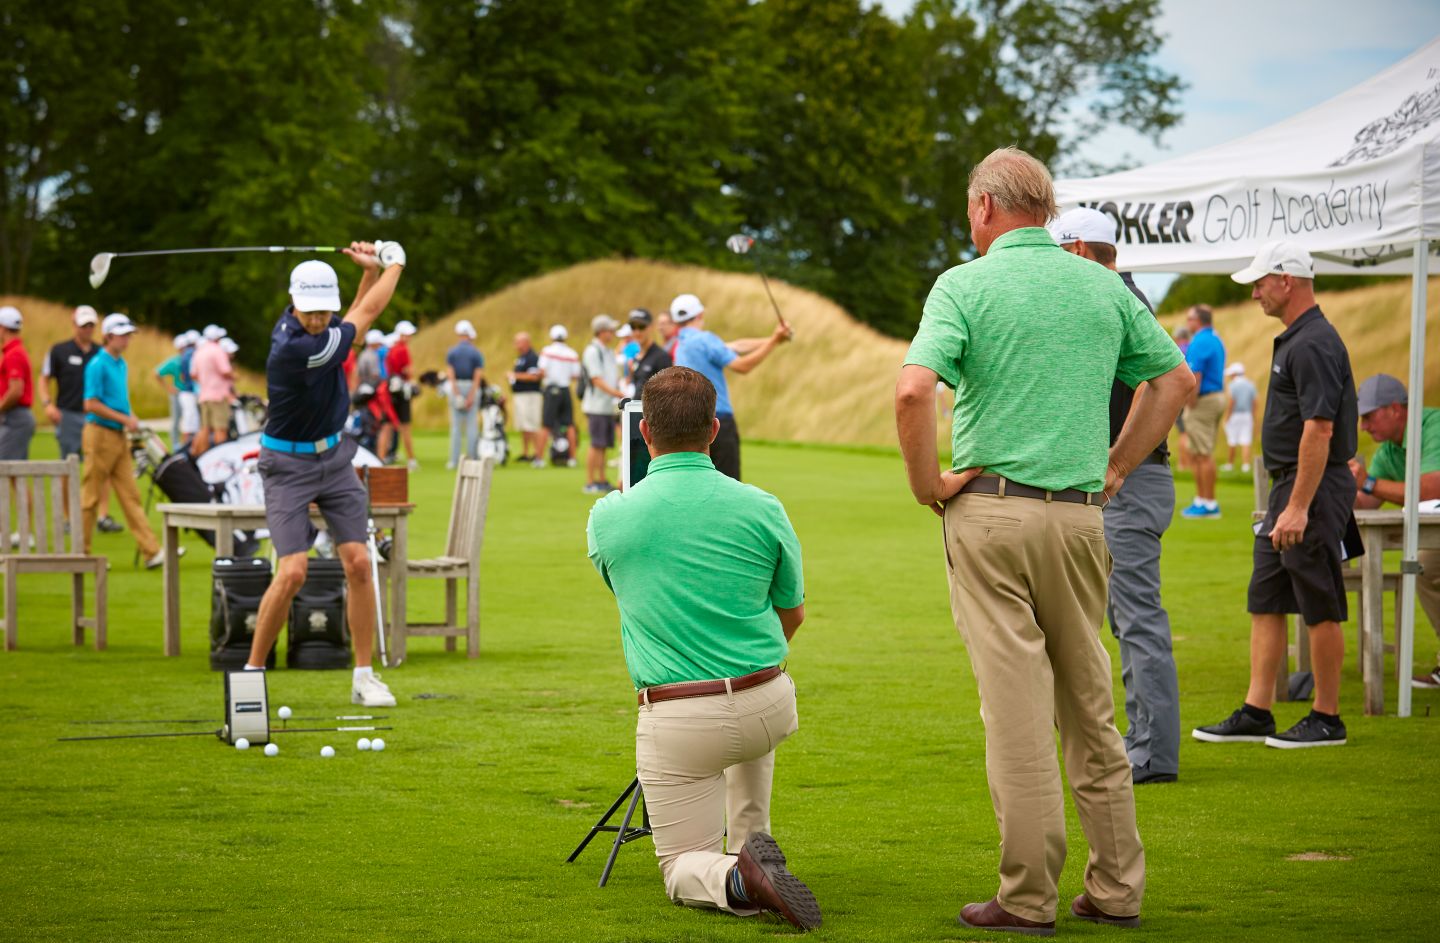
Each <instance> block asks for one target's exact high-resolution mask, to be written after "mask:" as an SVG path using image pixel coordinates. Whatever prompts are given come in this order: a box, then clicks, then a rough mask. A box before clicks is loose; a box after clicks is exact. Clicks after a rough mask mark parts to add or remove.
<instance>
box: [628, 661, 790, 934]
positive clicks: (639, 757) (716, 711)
mask: <svg viewBox="0 0 1440 943" xmlns="http://www.w3.org/2000/svg"><path fill="white" fill-rule="evenodd" d="M798 728H799V719H798V715H797V714H796V712H795V683H794V682H793V681H791V680H790V676H789V675H788V674H781V675H780V676H779V677H777V678H774V679H773V680H771V681H767V682H766V683H765V684H762V685H759V686H758V687H753V688H749V689H747V690H744V691H739V692H735V693H733V694H716V695H713V696H711V697H688V698H677V699H676V700H673V701H661V702H660V703H658V704H651V705H649V706H648V707H641V708H640V713H639V718H638V719H637V721H636V724H635V766H636V769H637V770H638V773H639V777H640V786H641V788H642V789H643V790H644V792H645V807H646V809H648V810H649V812H650V825H651V827H652V828H653V829H654V838H655V854H656V856H657V857H658V858H659V859H660V873H661V875H663V876H664V878H665V893H666V894H668V895H669V896H670V899H671V900H673V901H674V902H675V903H677V904H685V905H686V906H689V907H714V908H717V909H719V910H727V911H730V912H731V913H737V914H741V915H748V914H753V913H755V912H756V911H753V910H735V909H734V908H732V907H730V906H729V905H728V904H727V903H726V898H725V881H726V878H727V877H728V876H729V874H730V869H731V868H733V867H735V855H737V854H739V852H740V848H741V847H743V846H744V844H745V839H746V838H748V837H749V835H750V833H751V832H768V831H769V830H770V782H771V779H772V778H773V776H774V773H775V748H776V747H777V746H779V745H780V742H781V741H782V740H784V739H785V738H787V737H789V736H790V735H791V734H792V733H794V732H795V731H796V730H797V729H798ZM727 822H728V823H729V841H728V844H729V847H730V848H731V849H733V851H732V853H731V854H724V853H723V849H724V847H725V836H726V823H727Z"/></svg>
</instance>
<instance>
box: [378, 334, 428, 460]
mask: <svg viewBox="0 0 1440 943" xmlns="http://www.w3.org/2000/svg"><path fill="white" fill-rule="evenodd" d="M414 333H415V325H414V324H411V323H410V322H409V321H401V322H400V323H399V324H397V325H395V334H394V335H393V336H394V338H395V343H393V344H391V345H390V349H389V350H388V351H387V352H386V353H385V373H386V374H387V379H386V381H385V382H386V384H387V385H388V386H389V388H390V405H391V407H393V408H394V410H395V425H396V426H398V427H399V429H400V441H401V443H402V444H403V445H404V446H405V454H406V455H408V456H409V457H410V470H411V471H419V470H420V462H419V461H417V460H416V458H415V440H414V439H413V438H411V436H410V391H411V389H412V386H411V380H412V379H413V378H412V377H411V367H410V364H411V363H412V361H411V359H410V337H411V335H413V334H414Z"/></svg>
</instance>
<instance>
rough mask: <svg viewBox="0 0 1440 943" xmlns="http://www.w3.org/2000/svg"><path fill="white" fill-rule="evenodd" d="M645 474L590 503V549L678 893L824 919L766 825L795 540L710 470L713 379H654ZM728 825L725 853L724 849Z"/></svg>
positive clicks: (658, 835) (779, 732)
mask: <svg viewBox="0 0 1440 943" xmlns="http://www.w3.org/2000/svg"><path fill="white" fill-rule="evenodd" d="M642 402H643V405H644V419H643V420H641V422H640V432H641V435H643V436H644V437H645V444H646V445H647V446H648V447H649V449H650V456H651V461H650V468H649V471H648V473H647V474H646V477H645V478H644V480H642V481H641V482H639V483H638V484H636V485H635V486H634V487H632V488H631V489H630V490H628V491H625V492H614V493H612V494H610V495H609V496H607V497H605V498H602V499H601V500H600V501H599V502H597V503H596V504H595V507H594V509H593V510H592V511H591V512H590V525H589V528H588V536H589V545H590V560H591V562H593V563H594V564H595V569H597V570H599V571H600V575H601V576H602V577H603V578H604V579H605V584H606V585H607V586H609V587H610V590H611V591H612V592H613V593H614V594H615V600H616V602H617V603H618V604H619V607H620V636H621V640H622V641H623V643H624V647H625V663H626V666H627V667H628V668H629V670H630V677H631V679H632V680H633V681H634V683H635V688H636V691H637V692H638V694H637V701H638V703H639V718H638V720H637V722H636V726H635V764H636V769H637V771H638V775H639V778H640V785H641V787H642V788H643V789H644V792H645V805H646V807H647V808H648V809H649V812H650V824H651V826H652V828H653V829H654V838H655V854H656V855H657V856H658V857H659V859H660V872H661V874H662V875H663V876H664V878H665V891H666V893H667V894H669V896H670V899H671V900H673V901H675V902H676V903H680V904H685V905H687V906H691V907H713V908H717V909H720V910H725V911H729V912H730V913H733V914H738V915H741V916H746V915H750V914H755V913H758V912H759V911H762V910H764V911H770V912H772V913H776V914H778V915H780V916H781V917H783V918H784V919H785V920H788V921H789V922H790V923H791V924H793V925H795V926H797V927H799V928H801V929H804V930H809V929H813V928H815V927H818V926H819V925H820V906H819V905H818V904H817V903H816V902H815V895H813V894H812V893H811V892H810V889H809V888H808V887H806V886H805V885H804V884H803V883H801V882H800V881H799V879H797V878H796V877H795V876H794V875H793V874H791V873H790V872H789V871H788V870H787V869H786V867H785V856H784V855H783V854H782V853H781V852H780V848H779V846H778V845H776V843H775V839H773V838H772V837H770V834H769V832H770V784H771V780H772V778H773V775H774V772H775V748H776V747H777V746H779V744H780V742H781V741H782V740H785V739H786V738H787V737H789V736H790V735H791V734H792V733H794V732H795V731H796V729H797V728H798V726H799V722H798V720H797V719H796V711H795V685H794V683H793V682H792V681H791V680H790V676H789V675H787V674H786V673H785V672H784V671H782V670H781V668H780V663H781V662H782V661H784V659H785V654H786V652H787V650H788V644H789V640H790V638H791V637H792V636H794V634H795V630H796V629H798V628H799V627H800V623H801V622H802V621H804V619H805V582H804V575H803V573H802V567H801V560H800V541H799V540H798V539H797V538H796V536H795V530H794V528H792V527H791V526H790V519H789V518H788V517H786V515H785V509H784V508H783V507H782V506H781V504H780V502H779V501H778V500H776V499H775V497H774V496H773V495H770V494H767V493H765V492H764V491H761V490H760V489H759V488H755V487H753V486H751V485H745V484H741V483H740V482H738V481H736V480H735V479H733V478H729V477H727V476H725V475H723V474H721V473H720V472H718V471H716V469H715V464H714V463H713V462H712V461H711V460H710V443H711V442H713V441H714V439H715V436H716V434H717V433H718V432H719V430H720V423H719V421H718V420H717V419H716V418H715V387H714V386H713V385H711V383H710V381H709V380H707V379H706V378H705V377H704V375H702V374H700V373H698V372H696V371H695V370H691V369H688V368H686V367H670V368H668V369H665V370H662V371H660V372H659V373H657V374H655V375H654V376H653V377H651V378H650V380H649V381H647V382H646V384H645V391H644V396H643V400H642ZM727 823H728V826H729V833H728V834H729V851H730V853H729V854H725V853H723V850H724V849H725V844H724V842H725V837H726V825H727Z"/></svg>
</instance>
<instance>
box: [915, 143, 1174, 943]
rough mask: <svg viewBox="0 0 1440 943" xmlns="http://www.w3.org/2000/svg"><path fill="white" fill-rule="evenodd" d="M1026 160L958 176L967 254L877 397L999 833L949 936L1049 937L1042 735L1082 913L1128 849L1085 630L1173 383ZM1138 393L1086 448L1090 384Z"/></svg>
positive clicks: (1100, 912) (1094, 389)
mask: <svg viewBox="0 0 1440 943" xmlns="http://www.w3.org/2000/svg"><path fill="white" fill-rule="evenodd" d="M1055 209H1056V207H1055V191H1054V185H1053V184H1052V182H1051V180H1050V174H1049V172H1048V171H1047V170H1046V169H1045V166H1044V165H1043V164H1041V163H1040V162H1039V161H1037V160H1036V159H1035V158H1033V157H1031V156H1030V155H1029V154H1026V153H1025V152H1023V151H1021V150H1019V149H1017V148H1002V149H1000V150H997V151H995V152H993V153H991V154H990V155H989V156H988V157H986V158H985V159H984V160H983V161H981V162H980V164H978V165H977V166H976V167H975V169H974V171H972V172H971V175H970V183H969V218H970V233H971V237H972V238H973V239H974V241H975V247H976V249H978V250H979V253H980V257H979V258H977V259H975V260H974V261H971V262H967V263H966V264H964V265H960V266H957V267H955V268H952V269H950V270H949V271H947V272H945V273H944V274H943V275H941V276H940V277H939V279H937V280H936V282H935V287H934V288H933V289H931V292H930V297H929V298H928V299H927V300H926V302H925V311H924V316H923V318H922V319H921V322H920V329H919V331H918V332H917V333H916V335H915V339H914V341H913V342H912V343H911V345H910V351H909V353H908V354H907V355H906V358H905V366H904V367H903V368H902V369H901V372H900V378H899V381H898V383H897V384H896V390H895V414H896V421H897V425H898V427H899V436H900V450H901V453H902V454H903V455H904V458H905V467H906V471H907V472H908V474H909V479H910V490H911V492H912V493H913V494H914V495H915V498H916V500H917V501H919V502H920V504H922V505H925V506H926V507H929V508H931V509H932V510H933V511H934V512H935V513H936V514H938V515H940V516H941V519H942V521H943V537H944V548H945V562H946V566H947V568H948V571H949V575H950V606H951V610H952V612H953V615H954V619H955V625H956V627H957V628H958V629H959V631H960V634H961V637H962V638H963V639H964V640H965V647H966V649H967V650H968V651H969V653H970V664H971V668H972V670H973V671H974V674H975V680H976V682H977V685H978V687H979V690H980V712H981V716H982V717H983V719H984V722H985V770H986V774H987V776H988V778H989V781H990V795H991V799H992V801H993V802H994V804H995V819H996V822H997V824H998V825H999V828H1000V886H999V890H998V892H997V893H996V894H995V896H994V898H992V899H991V900H989V901H987V902H984V903H973V904H969V905H967V906H966V907H965V908H964V909H963V910H962V911H961V912H960V917H959V922H960V923H961V924H962V925H963V926H966V927H973V928H976V929H985V930H1003V931H1007V932H1019V933H1027V934H1035V935H1050V934H1051V933H1053V932H1054V928H1055V916H1056V910H1057V909H1058V903H1059V889H1058V886H1057V884H1058V881H1059V878H1060V871H1061V868H1062V867H1063V866H1064V863H1065V802H1064V797H1063V793H1062V785H1061V778H1060V765H1059V762H1058V761H1057V759H1056V756H1055V744H1054V736H1055V728H1056V727H1057V726H1058V727H1059V728H1060V743H1061V751H1062V752H1063V754H1064V757H1065V770H1066V773H1067V774H1068V777H1069V780H1070V789H1071V794H1072V796H1073V797H1074V800H1075V808H1076V811H1077V812H1078V813H1079V816H1080V822H1081V824H1082V825H1083V826H1084V828H1085V835H1086V838H1088V839H1089V842H1090V857H1089V860H1088V862H1087V863H1086V866H1085V879H1084V886H1085V892H1084V893H1083V894H1081V895H1080V896H1078V897H1076V898H1075V899H1074V901H1072V902H1071V905H1070V912H1071V914H1073V915H1074V916H1076V917H1079V918H1080V919H1082V920H1089V921H1093V922H1098V923H1108V924H1114V925H1119V926H1135V925H1137V924H1138V923H1139V920H1140V905H1141V900H1142V898H1143V896H1144V892H1145V852H1144V849H1143V847H1142V846H1141V843H1140V833H1139V830H1138V829H1137V828H1136V824H1135V797H1134V792H1133V788H1132V785H1131V778H1130V762H1129V759H1128V758H1127V756H1126V754H1125V743H1124V741H1123V740H1121V738H1120V732H1119V731H1118V730H1117V729H1116V727H1115V702H1114V698H1113V695H1112V694H1111V680H1110V679H1111V674H1110V656H1109V655H1108V654H1107V653H1106V651H1105V647H1104V645H1102V644H1101V642H1100V625H1101V623H1102V622H1103V621H1104V618H1105V582H1106V576H1107V574H1108V572H1109V569H1110V559H1109V554H1108V553H1107V552H1106V549H1105V531H1104V518H1103V512H1102V509H1103V508H1104V506H1105V503H1106V501H1107V499H1108V498H1109V496H1111V495H1113V494H1115V492H1116V491H1118V490H1119V489H1120V486H1121V485H1122V484H1123V482H1124V479H1125V477H1126V476H1127V475H1129V474H1130V473H1131V471H1133V470H1134V469H1135V468H1136V467H1138V466H1139V465H1140V463H1141V462H1142V461H1143V460H1144V459H1145V457H1146V456H1147V455H1149V454H1150V453H1151V452H1152V451H1154V449H1155V447H1156V446H1157V445H1158V444H1159V443H1160V440H1161V439H1163V438H1164V437H1165V434H1166V433H1167V432H1168V431H1169V430H1170V426H1171V425H1172V424H1173V423H1174V422H1175V417H1176V416H1177V415H1178V414H1179V412H1180V407H1181V406H1182V405H1183V403H1184V402H1185V399H1186V397H1187V396H1189V394H1190V390H1191V389H1192V387H1193V385H1194V382H1193V380H1191V378H1190V374H1189V372H1188V371H1187V370H1186V369H1185V365H1184V360H1183V358H1182V357H1181V355H1180V351H1179V349H1178V348H1177V347H1176V346H1175V343H1174V342H1173V341H1172V340H1171V339H1170V336H1169V335H1168V334H1167V333H1166V332H1165V330H1164V328H1162V327H1161V326H1160V324H1159V322H1157V321H1156V320H1155V318H1154V316H1152V315H1151V314H1150V312H1149V311H1148V310H1147V309H1146V308H1145V306H1144V305H1143V304H1141V303H1140V301H1139V299H1137V298H1136V297H1135V296H1134V295H1132V294H1131V293H1130V291H1129V290H1128V289H1127V288H1126V287H1125V285H1124V283H1123V282H1121V280H1120V279H1119V278H1117V277H1116V276H1115V274H1114V273H1113V272H1109V271H1107V270H1106V269H1104V268H1103V267H1101V266H1099V265H1096V264H1094V263H1093V262H1090V261H1087V260H1086V259H1082V258H1078V257H1076V256H1074V255H1070V254H1067V253H1066V252H1065V251H1064V250H1063V249H1061V248H1060V247H1059V246H1058V245H1056V243H1055V240H1054V239H1053V238H1052V237H1051V236H1050V234H1049V233H1048V232H1046V231H1045V224H1046V223H1047V222H1049V221H1050V219H1051V218H1052V217H1054V215H1055ZM1117 377H1118V378H1119V379H1120V380H1122V381H1123V382H1125V383H1126V384H1128V385H1130V386H1132V387H1133V386H1137V385H1139V384H1140V383H1141V382H1148V383H1149V384H1150V387H1149V389H1147V390H1146V392H1145V394H1144V395H1143V396H1141V397H1140V402H1139V405H1138V406H1137V407H1136V409H1135V410H1134V412H1133V413H1132V414H1131V415H1130V418H1129V419H1128V421H1127V422H1126V423H1125V427H1124V429H1123V431H1121V433H1120V437H1119V438H1118V439H1117V440H1116V442H1115V445H1114V447H1113V448H1111V449H1110V450H1109V454H1108V456H1107V454H1106V448H1105V443H1106V442H1107V441H1108V440H1109V421H1108V418H1109V417H1108V406H1109V403H1110V391H1111V384H1112V383H1113V381H1114V380H1115V379H1116V378H1117ZM937 379H939V380H943V381H944V382H945V385H946V386H949V387H950V388H952V389H953V390H955V408H954V413H953V416H954V422H953V430H952V455H953V460H952V463H951V464H952V468H953V470H948V471H945V472H941V471H940V469H939V465H938V460H937V457H936V448H935V383H936V381H937Z"/></svg>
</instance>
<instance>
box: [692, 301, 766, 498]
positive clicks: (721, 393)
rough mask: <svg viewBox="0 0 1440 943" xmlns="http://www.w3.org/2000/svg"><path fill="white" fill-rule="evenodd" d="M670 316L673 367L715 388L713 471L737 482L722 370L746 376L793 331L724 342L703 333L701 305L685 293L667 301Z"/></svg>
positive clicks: (736, 450) (734, 433)
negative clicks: (674, 333) (674, 331)
mask: <svg viewBox="0 0 1440 943" xmlns="http://www.w3.org/2000/svg"><path fill="white" fill-rule="evenodd" d="M670 317H671V318H672V319H673V320H674V321H675V323H676V324H678V325H679V326H680V334H679V337H678V338H677V345H676V348H675V366H677V367H689V368H690V369H692V370H698V371H699V372H700V373H702V374H704V376H705V378H706V379H707V380H709V381H710V382H711V383H713V384H714V385H715V418H717V419H719V420H720V433H719V435H717V436H715V441H714V442H713V443H711V445H710V458H711V460H713V461H714V462H715V467H716V468H718V469H719V470H720V471H722V472H724V473H725V474H727V475H729V476H730V477H731V478H734V479H735V480H736V481H739V480H740V427H739V426H737V425H736V424H735V409H734V407H732V406H731V405H730V387H729V385H728V384H726V382H725V371H726V370H732V371H734V372H735V373H749V372H750V371H751V370H754V369H755V368H756V367H758V366H759V365H760V363H761V361H763V360H764V359H765V358H766V357H768V356H770V352H771V351H773V350H774V349H775V348H776V347H777V346H779V345H780V344H783V343H784V342H785V341H788V340H789V339H790V338H791V337H792V336H793V332H792V331H791V330H790V328H789V327H787V326H786V325H784V324H777V325H776V326H775V330H774V331H773V332H772V333H771V334H770V336H769V337H755V338H745V339H742V340H734V341H730V342H729V343H726V342H725V341H722V340H721V339H720V338H719V337H717V336H716V335H714V334H712V333H710V332H709V331H707V330H705V306H704V305H703V304H701V303H700V299H699V298H697V297H695V296H694V295H689V294H686V295H678V296H676V298H675V300H674V301H672V302H670Z"/></svg>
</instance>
